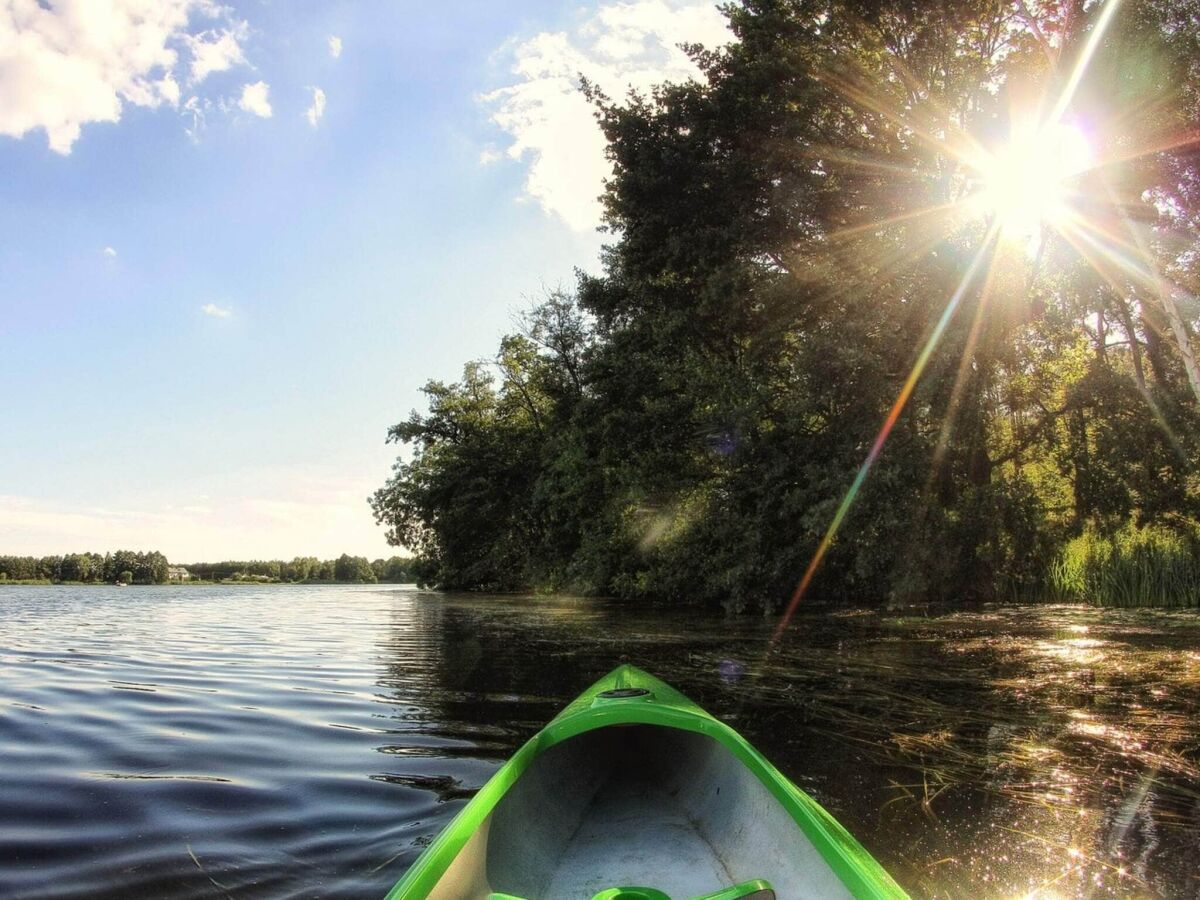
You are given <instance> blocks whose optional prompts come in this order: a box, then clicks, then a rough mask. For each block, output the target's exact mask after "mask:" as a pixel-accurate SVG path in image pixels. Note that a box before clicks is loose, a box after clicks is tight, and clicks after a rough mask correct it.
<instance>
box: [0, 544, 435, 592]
mask: <svg viewBox="0 0 1200 900" xmlns="http://www.w3.org/2000/svg"><path fill="white" fill-rule="evenodd" d="M168 568H169V563H168V562H167V558H166V557H165V556H163V554H161V553H158V552H156V551H155V552H151V553H141V552H134V551H131V550H117V551H116V552H114V553H106V554H103V555H101V554H99V553H68V554H67V555H66V556H61V557H60V556H46V557H41V558H38V557H35V556H0V581H26V582H29V581H36V582H45V583H56V582H79V583H83V584H103V583H109V584H112V583H114V582H117V581H121V582H124V583H125V584H165V583H166V582H167V581H168V574H167V570H168ZM186 568H187V569H188V573H189V575H190V577H191V578H192V579H194V580H198V581H235V582H241V581H245V582H255V583H270V582H278V581H287V582H293V583H295V582H303V581H327V582H332V581H339V582H348V583H368V584H370V583H374V582H376V581H386V582H392V583H409V582H412V581H415V580H416V567H415V564H414V561H413V560H412V559H410V558H408V557H403V556H393V557H391V558H390V559H388V560H382V559H379V560H376V561H375V562H374V563H370V562H368V561H367V560H366V558H365V557H361V556H349V555H347V554H342V556H341V557H339V558H338V559H337V560H324V561H322V560H319V559H317V558H316V557H312V556H298V557H296V558H295V559H293V560H292V561H291V562H284V561H282V560H249V561H241V562H239V561H234V560H227V561H225V562H217V563H190V564H189V565H188V566H187V567H186Z"/></svg>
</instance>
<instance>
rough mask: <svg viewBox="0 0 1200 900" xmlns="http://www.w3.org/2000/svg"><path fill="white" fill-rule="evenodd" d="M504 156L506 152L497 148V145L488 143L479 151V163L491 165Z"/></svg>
mask: <svg viewBox="0 0 1200 900" xmlns="http://www.w3.org/2000/svg"><path fill="white" fill-rule="evenodd" d="M503 157H504V154H502V153H501V152H500V151H499V150H497V149H496V147H495V145H493V144H488V145H487V146H486V147H484V148H483V149H482V150H480V151H479V164H480V165H481V166H490V165H491V164H492V163H494V162H499V161H500V160H501V159H503Z"/></svg>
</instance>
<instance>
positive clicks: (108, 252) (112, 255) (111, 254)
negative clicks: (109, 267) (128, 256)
mask: <svg viewBox="0 0 1200 900" xmlns="http://www.w3.org/2000/svg"><path fill="white" fill-rule="evenodd" d="M104 255H105V256H106V257H108V258H109V259H116V258H117V251H116V250H115V249H113V248H112V247H105V248H104Z"/></svg>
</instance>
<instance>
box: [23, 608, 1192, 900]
mask: <svg viewBox="0 0 1200 900" xmlns="http://www.w3.org/2000/svg"><path fill="white" fill-rule="evenodd" d="M771 625H772V623H770V622H767V621H764V620H762V619H727V618H724V617H722V616H720V615H704V614H696V613H694V612H686V613H679V612H677V613H672V612H670V611H665V610H651V609H645V608H634V609H630V608H627V607H621V606H619V605H615V604H612V603H606V602H600V601H588V600H570V599H557V598H555V599H545V598H512V597H506V598H479V597H453V596H442V595H437V594H431V593H424V592H419V591H416V590H414V589H405V588H399V589H394V588H390V587H386V586H385V587H375V586H370V587H365V586H364V587H342V586H331V587H318V586H312V587H308V586H305V587H289V586H264V587H236V586H229V587H226V586H217V587H199V586H197V587H164V588H136V587H135V588H124V589H119V588H101V587H96V588H73V587H50V588H31V587H8V588H0V896H3V897H84V896H86V897H132V896H155V897H158V896H167V897H221V896H226V897H236V898H246V897H282V896H289V897H293V896H294V897H318V896H320V897H377V896H380V895H382V894H383V893H384V892H385V891H386V890H387V889H388V888H389V887H390V886H391V885H392V883H393V882H395V881H396V879H397V878H399V876H400V875H401V874H402V873H403V872H404V871H405V869H406V867H407V866H409V865H410V864H411V863H412V861H413V859H415V857H416V856H417V854H418V853H419V852H420V850H421V848H422V847H424V846H425V845H426V844H427V843H428V842H429V841H430V840H431V839H432V838H433V836H434V835H436V834H437V832H438V831H439V830H440V829H441V828H442V827H443V826H444V825H445V824H446V823H447V822H448V821H449V820H450V818H451V817H452V816H453V815H454V813H455V812H456V811H457V810H458V809H460V808H461V806H462V805H463V803H464V802H465V800H466V798H468V797H470V796H471V794H472V793H473V792H474V791H475V790H477V789H478V788H479V787H480V786H481V785H482V784H483V783H484V781H486V780H487V778H488V777H489V776H490V775H491V773H492V772H494V771H495V770H496V768H497V767H498V766H499V765H500V764H501V763H502V762H503V761H504V760H505V759H506V758H507V757H508V756H509V755H510V754H511V753H512V752H513V751H514V750H515V749H516V748H517V747H518V746H519V745H520V743H521V742H522V741H524V740H525V739H526V738H528V737H529V736H530V735H531V734H533V733H534V732H535V731H536V730H537V729H538V728H540V727H541V726H542V725H543V724H544V723H545V722H546V721H547V720H548V719H549V718H551V717H552V716H553V715H554V714H555V713H556V712H557V711H558V710H559V708H560V707H561V706H562V705H563V704H565V703H566V702H567V701H568V700H570V699H572V698H573V697H574V696H575V695H576V694H577V693H578V692H579V691H580V690H582V689H583V688H584V687H586V686H587V685H588V684H589V683H590V682H591V681H592V680H594V679H595V678H597V677H598V676H600V675H601V674H603V673H604V672H606V671H608V670H609V669H611V668H612V667H613V666H615V665H617V664H618V663H619V662H622V661H629V662H633V663H635V664H638V665H641V666H642V667H644V668H646V669H648V670H650V671H651V672H653V673H655V674H657V675H659V676H661V677H663V678H664V679H666V680H667V681H669V682H671V683H673V684H674V685H675V686H677V687H679V688H680V689H682V690H683V691H684V692H685V693H688V694H690V695H691V696H692V697H693V698H694V699H695V700H697V701H698V702H700V703H701V704H702V705H704V706H706V707H707V708H708V709H710V710H711V711H712V712H713V713H714V714H716V715H718V716H720V717H722V718H724V719H726V720H727V721H729V722H730V723H731V724H733V725H734V726H735V727H736V728H738V729H739V730H740V731H741V732H742V733H743V734H744V735H745V736H746V737H748V738H749V739H750V740H751V741H752V742H754V743H755V744H756V745H757V746H758V747H759V748H760V749H761V750H762V751H763V752H764V753H765V754H766V755H767V756H768V757H769V758H770V759H771V760H772V761H773V762H775V764H776V765H777V766H778V767H779V768H780V769H782V770H783V771H784V773H786V774H787V775H789V776H790V777H791V778H792V779H793V780H794V781H796V783H797V784H799V785H800V787H802V788H803V789H805V790H806V791H808V792H810V793H811V794H812V795H814V796H815V797H816V798H817V799H818V800H819V801H820V802H821V803H823V804H824V805H825V806H826V807H827V808H828V809H829V810H830V811H831V812H832V813H833V814H834V815H835V816H837V817H838V818H839V819H840V820H841V821H842V822H843V824H845V825H846V826H847V827H848V828H849V829H850V830H851V831H852V832H853V833H854V834H855V835H856V836H857V837H858V838H859V839H860V840H861V841H862V842H863V843H864V844H865V845H866V846H867V847H868V849H870V850H871V851H872V852H873V853H874V854H875V855H876V856H877V857H878V858H879V859H880V861H881V862H883V863H884V865H885V866H887V867H888V868H889V869H890V870H891V871H892V872H893V873H894V874H895V876H896V877H897V879H898V880H899V881H900V882H901V883H902V884H903V885H904V886H905V887H907V888H908V889H909V890H910V891H912V892H913V893H914V894H915V895H919V896H923V895H928V896H972V897H992V896H995V897H1008V896H1013V895H1022V894H1025V893H1027V892H1030V891H1034V890H1037V889H1041V890H1042V891H1043V893H1042V894H1040V896H1046V897H1053V896H1067V897H1071V896H1081V897H1103V896H1131V895H1132V896H1167V897H1196V896H1200V776H1198V771H1197V762H1198V759H1197V756H1198V753H1200V720H1198V718H1197V716H1198V714H1200V617H1198V616H1197V615H1195V614H1189V613H1184V612H1154V611H1116V610H1107V611H1100V610H1090V609H1079V608H1068V607H1036V608H1034V607H1025V608H1017V609H1010V608H982V609H975V610H971V611H961V612H955V613H950V614H940V615H937V614H930V615H914V614H911V613H906V614H904V615H897V614H893V613H887V612H870V611H840V612H836V613H831V612H830V611H824V612H819V611H818V612H808V613H805V614H802V615H800V616H798V617H797V618H796V620H795V621H794V622H793V624H792V626H791V628H790V630H789V631H788V633H787V635H786V636H785V638H784V640H783V641H782V642H781V643H780V644H779V645H778V647H777V648H776V652H774V653H773V654H771V656H770V658H765V657H764V652H765V650H766V647H767V641H768V639H769V636H770V632H771Z"/></svg>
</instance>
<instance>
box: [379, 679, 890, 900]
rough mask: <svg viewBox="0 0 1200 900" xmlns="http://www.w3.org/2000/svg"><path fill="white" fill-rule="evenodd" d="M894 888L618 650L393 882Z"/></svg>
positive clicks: (645, 891)
mask: <svg viewBox="0 0 1200 900" xmlns="http://www.w3.org/2000/svg"><path fill="white" fill-rule="evenodd" d="M904 896H905V894H904V892H903V891H902V890H901V889H900V887H899V885H897V884H896V882H894V881H893V880H892V879H891V877H890V876H889V875H888V874H887V872H885V871H884V870H883V868H882V867H881V866H880V865H879V863H877V862H876V861H875V860H874V859H873V858H872V857H871V855H870V854H869V853H867V851H866V850H864V849H863V847H862V845H861V844H859V843H858V842H857V841H856V840H855V839H854V838H853V837H851V836H850V834H849V832H847V831H846V829H844V828H843V827H842V826H841V825H839V824H838V823H837V821H836V820H835V819H834V818H833V817H832V816H831V815H830V814H829V813H827V812H826V811H825V810H824V809H822V808H821V806H820V805H819V804H818V803H817V802H816V801H815V800H813V799H812V798H811V797H809V796H808V795H807V794H805V793H804V792H803V791H801V790H800V789H799V788H797V787H796V786H795V785H794V784H792V783H791V782H790V781H788V779H787V778H785V777H784V776H783V775H782V774H780V773H779V771H778V770H777V769H776V768H775V767H774V766H772V765H771V764H770V763H769V762H767V760H766V759H764V758H763V756H762V755H761V754H760V753H759V752H758V751H757V750H755V749H754V748H753V747H751V746H750V744H749V743H747V741H746V740H745V739H744V738H742V736H741V735H739V734H738V733H737V732H736V731H734V730H733V729H732V728H730V727H729V726H728V725H725V724H724V723H722V722H719V721H717V720H716V719H714V718H713V717H712V716H710V715H709V714H708V713H706V712H705V711H704V710H702V709H701V708H700V707H699V706H697V705H696V704H695V703H693V702H692V701H691V700H689V699H688V698H687V697H685V696H683V694H681V693H679V692H678V691H676V690H675V689H674V688H672V687H670V686H669V685H666V684H664V683H663V682H661V681H659V680H658V679H657V678H654V677H653V676H651V675H648V674H646V673H645V672H643V671H641V670H640V669H636V668H634V667H633V666H628V665H626V666H621V667H619V668H617V669H615V670H614V671H613V672H611V673H609V674H608V675H606V676H605V677H604V678H602V679H600V680H599V681H597V682H596V683H595V684H593V685H592V686H591V687H590V688H588V689H587V690H586V691H584V692H583V694H582V695H580V696H579V698H578V699H576V700H575V701H574V702H573V703H571V704H570V705H569V706H568V707H567V708H566V709H564V710H563V711H562V712H561V713H559V714H558V716H556V717H555V718H554V719H553V720H552V721H551V722H550V724H549V725H547V726H546V727H545V728H543V729H542V730H541V731H540V732H538V733H537V734H536V735H534V737H533V738H531V739H530V740H529V742H528V743H526V744H525V746H523V747H522V748H521V749H520V750H518V751H517V752H516V754H515V755H514V756H513V757H512V759H510V760H509V761H508V762H507V763H505V765H504V766H503V767H502V768H501V769H500V771H498V772H497V773H496V774H495V775H494V776H493V777H492V778H491V780H490V781H488V783H487V784H485V785H484V786H483V788H482V789H481V790H480V791H479V793H478V794H476V795H475V797H474V798H473V799H472V800H471V802H470V803H468V804H467V805H466V806H465V807H463V809H462V811H460V812H459V814H458V815H457V816H456V817H455V818H454V820H453V821H452V822H451V823H450V824H449V825H448V826H446V829H445V830H444V831H443V832H442V833H441V834H440V835H438V837H437V839H436V840H435V841H434V842H433V843H432V844H430V845H429V847H428V848H426V850H425V852H424V853H422V854H421V856H420V857H419V858H418V859H417V861H416V863H415V864H414V865H413V867H412V868H411V869H409V871H408V872H407V873H406V874H405V876H404V877H403V878H401V879H400V882H399V883H398V884H397V885H396V886H395V887H394V888H392V890H391V892H390V893H389V894H388V898H389V900H398V898H414V897H434V898H456V900H457V898H480V900H516V898H521V900H548V898H554V900H558V898H579V900H684V898H704V900H735V898H754V900H769V898H772V897H778V898H781V900H782V898H798V897H812V898H818V897H819V898H832V897H904Z"/></svg>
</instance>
